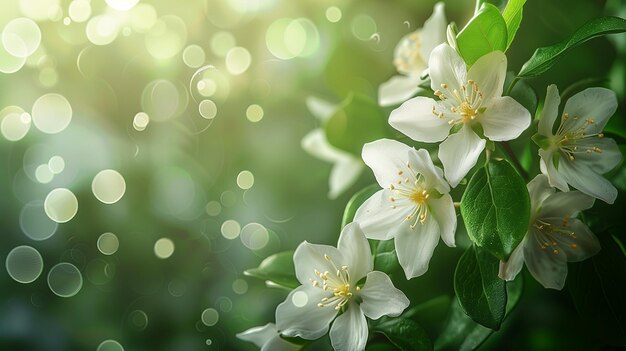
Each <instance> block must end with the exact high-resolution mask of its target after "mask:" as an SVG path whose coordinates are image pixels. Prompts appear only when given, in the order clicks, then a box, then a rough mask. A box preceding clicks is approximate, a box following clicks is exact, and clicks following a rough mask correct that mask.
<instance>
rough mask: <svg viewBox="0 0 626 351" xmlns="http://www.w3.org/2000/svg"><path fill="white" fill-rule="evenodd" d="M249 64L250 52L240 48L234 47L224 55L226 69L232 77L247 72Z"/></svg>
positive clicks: (250, 59) (250, 60)
mask: <svg viewBox="0 0 626 351" xmlns="http://www.w3.org/2000/svg"><path fill="white" fill-rule="evenodd" d="M251 62H252V56H251V55H250V51H248V50H247V49H246V48H243V47H241V46H235V47H234V48H232V49H230V50H228V53H227V54H226V69H227V70H228V72H230V74H232V75H236V76H237V75H240V74H242V73H244V72H245V71H247V70H248V68H249V67H250V63H251Z"/></svg>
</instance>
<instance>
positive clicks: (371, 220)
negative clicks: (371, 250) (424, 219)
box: [354, 189, 414, 240]
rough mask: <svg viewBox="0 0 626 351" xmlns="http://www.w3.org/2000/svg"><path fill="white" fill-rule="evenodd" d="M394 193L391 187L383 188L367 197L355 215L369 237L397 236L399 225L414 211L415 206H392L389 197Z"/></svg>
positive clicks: (379, 238)
mask: <svg viewBox="0 0 626 351" xmlns="http://www.w3.org/2000/svg"><path fill="white" fill-rule="evenodd" d="M392 196H393V194H392V192H391V190H389V189H382V190H380V191H378V192H376V193H375V194H374V195H372V196H371V197H370V198H369V199H367V200H366V201H365V202H364V203H363V204H362V205H361V207H359V208H358V209H357V211H356V214H355V215H354V221H355V222H358V223H359V225H360V226H361V229H363V232H364V233H365V236H366V237H367V238H369V239H375V240H388V239H391V238H393V237H394V236H395V234H396V232H397V229H396V228H397V227H398V226H399V225H403V224H404V219H405V218H406V216H408V215H410V214H411V212H413V209H414V207H411V206H404V207H396V208H392V203H391V201H389V198H390V197H392Z"/></svg>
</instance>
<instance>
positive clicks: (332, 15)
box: [326, 6, 342, 23]
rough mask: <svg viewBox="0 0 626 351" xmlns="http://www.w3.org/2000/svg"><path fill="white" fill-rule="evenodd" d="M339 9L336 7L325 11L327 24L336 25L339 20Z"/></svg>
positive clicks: (340, 14)
mask: <svg viewBox="0 0 626 351" xmlns="http://www.w3.org/2000/svg"><path fill="white" fill-rule="evenodd" d="M341 16H342V13H341V9H340V8H338V7H337V6H331V7H329V8H327V9H326V19H327V20H328V22H332V23H337V22H339V21H340V20H341Z"/></svg>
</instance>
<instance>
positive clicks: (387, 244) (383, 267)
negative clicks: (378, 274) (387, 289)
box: [374, 240, 399, 274]
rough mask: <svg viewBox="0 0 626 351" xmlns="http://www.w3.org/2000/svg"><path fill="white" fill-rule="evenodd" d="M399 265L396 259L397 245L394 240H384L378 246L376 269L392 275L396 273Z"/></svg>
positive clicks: (375, 260)
mask: <svg viewBox="0 0 626 351" xmlns="http://www.w3.org/2000/svg"><path fill="white" fill-rule="evenodd" d="M398 266H399V263H398V259H397V258H396V249H395V243H394V241H393V240H382V241H379V242H378V246H376V255H375V256H374V269H375V270H377V271H382V272H385V273H387V274H391V273H393V272H395V271H396V269H397V268H398Z"/></svg>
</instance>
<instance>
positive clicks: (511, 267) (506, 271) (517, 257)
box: [498, 240, 526, 282]
mask: <svg viewBox="0 0 626 351" xmlns="http://www.w3.org/2000/svg"><path fill="white" fill-rule="evenodd" d="M524 245H526V241H525V240H522V242H520V243H519V244H518V245H517V247H516V248H515V250H513V252H512V253H511V256H509V260H508V261H500V271H499V272H498V277H500V279H503V280H506V281H507V282H508V281H511V280H513V279H515V277H517V275H518V274H519V272H521V271H522V267H524Z"/></svg>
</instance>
